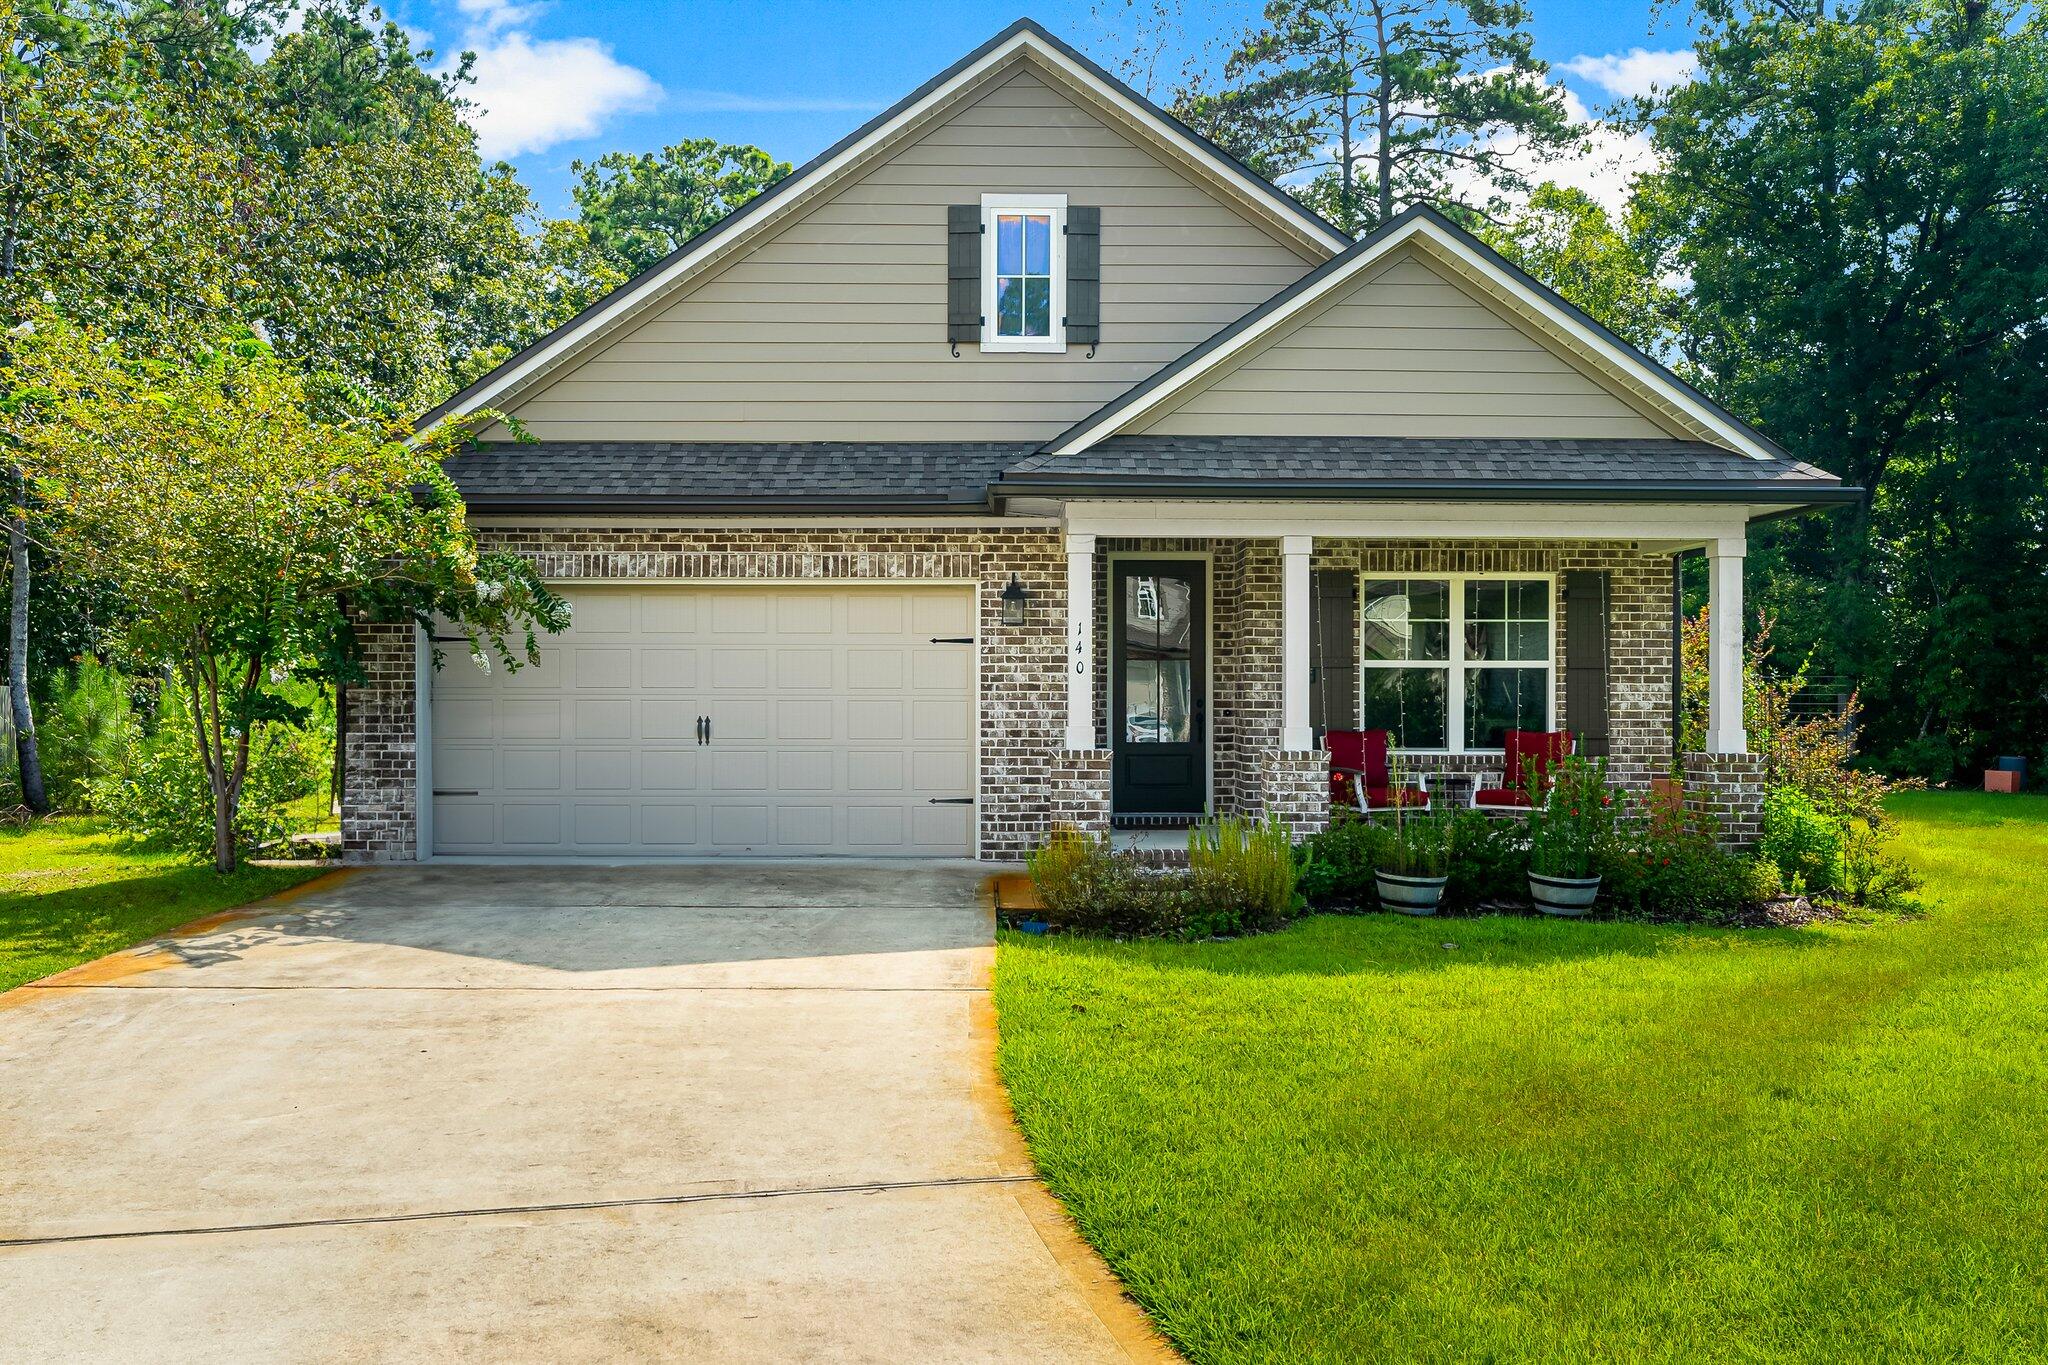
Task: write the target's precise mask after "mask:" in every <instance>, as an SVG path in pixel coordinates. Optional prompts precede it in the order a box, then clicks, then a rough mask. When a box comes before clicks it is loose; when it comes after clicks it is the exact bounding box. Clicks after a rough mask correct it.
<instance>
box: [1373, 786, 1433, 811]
mask: <svg viewBox="0 0 2048 1365" xmlns="http://www.w3.org/2000/svg"><path fill="white" fill-rule="evenodd" d="M1365 804H1366V805H1367V806H1368V807H1369V808H1370V809H1372V810H1392V809H1393V808H1394V807H1396V806H1426V805H1428V804H1429V793H1428V792H1425V791H1423V790H1422V788H1420V787H1403V788H1401V789H1400V790H1399V791H1396V790H1394V788H1392V787H1367V788H1366V789H1365Z"/></svg>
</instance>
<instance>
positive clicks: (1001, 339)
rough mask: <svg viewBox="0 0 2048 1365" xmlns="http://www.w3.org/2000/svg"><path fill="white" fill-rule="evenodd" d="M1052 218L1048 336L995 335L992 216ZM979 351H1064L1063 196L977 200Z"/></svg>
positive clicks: (1002, 196)
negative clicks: (1036, 214) (1023, 215)
mask: <svg viewBox="0 0 2048 1365" xmlns="http://www.w3.org/2000/svg"><path fill="white" fill-rule="evenodd" d="M999 213H1050V214H1051V215H1052V262H1051V264H1052V334H1051V335H1050V336H1042V337H1005V336H997V335H996V215H997V214H999ZM981 349H982V350H984V351H1051V352H1058V351H1064V350H1066V349H1067V196H1065V195H1064V194H984V195H983V196H981Z"/></svg>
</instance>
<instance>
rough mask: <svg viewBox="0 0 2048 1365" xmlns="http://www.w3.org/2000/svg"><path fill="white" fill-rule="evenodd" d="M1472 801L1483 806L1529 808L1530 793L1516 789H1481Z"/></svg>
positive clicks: (1475, 793) (1476, 792)
mask: <svg viewBox="0 0 2048 1365" xmlns="http://www.w3.org/2000/svg"><path fill="white" fill-rule="evenodd" d="M1472 800H1473V801H1474V802H1476V803H1477V804H1479V805H1482V806H1527V805H1528V804H1529V796H1528V793H1526V792H1523V791H1521V790H1518V789H1517V788H1514V787H1481V788H1480V789H1479V790H1478V791H1475V792H1473V793H1472Z"/></svg>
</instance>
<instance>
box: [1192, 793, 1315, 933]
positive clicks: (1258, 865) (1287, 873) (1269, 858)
mask: <svg viewBox="0 0 2048 1365" xmlns="http://www.w3.org/2000/svg"><path fill="white" fill-rule="evenodd" d="M1188 868H1189V871H1190V872H1191V873H1192V874H1193V881H1194V888H1195V900H1196V903H1197V905H1198V906H1199V907H1200V908H1201V909H1203V910H1205V911H1207V912H1209V913H1211V914H1222V915H1227V914H1229V913H1230V912H1232V911H1235V912H1237V913H1238V914H1240V915H1241V916H1242V918H1243V923H1244V924H1245V925H1247V926H1251V927H1264V926H1266V925H1271V924H1277V923H1278V922H1280V921H1281V920H1284V919H1286V918H1287V917H1288V916H1289V915H1292V914H1294V913H1295V912H1296V910H1297V908H1298V906H1297V903H1296V891H1295V886H1296V881H1297V870H1296V867H1295V861H1294V839H1293V836H1292V834H1290V833H1289V831H1288V829H1287V826H1285V825H1283V824H1281V823H1280V820H1279V818H1278V817H1276V816H1269V817H1268V818H1267V819H1265V820H1263V821H1259V820H1245V819H1242V818H1240V817H1238V816H1225V817H1224V818H1222V819H1220V820H1214V821H1211V822H1209V823H1207V824H1203V825H1197V826H1196V827H1195V828H1194V829H1193V830H1191V831H1190V832H1189V834H1188Z"/></svg>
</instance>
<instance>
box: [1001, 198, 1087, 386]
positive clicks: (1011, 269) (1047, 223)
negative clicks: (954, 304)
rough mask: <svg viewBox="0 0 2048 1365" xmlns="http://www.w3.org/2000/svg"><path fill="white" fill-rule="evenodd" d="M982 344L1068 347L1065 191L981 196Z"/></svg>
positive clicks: (1051, 348) (1019, 347)
mask: <svg viewBox="0 0 2048 1365" xmlns="http://www.w3.org/2000/svg"><path fill="white" fill-rule="evenodd" d="M981 224H982V229H981V279H982V291H983V293H982V301H981V318H982V323H981V348H982V349H983V350H984V351H1064V350H1065V349H1066V348H1067V337H1066V309H1067V279H1066V275H1067V242H1066V235H1067V234H1066V229H1067V197H1066V196H1065V195H1064V194H985V195H983V196H982V198H981Z"/></svg>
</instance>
